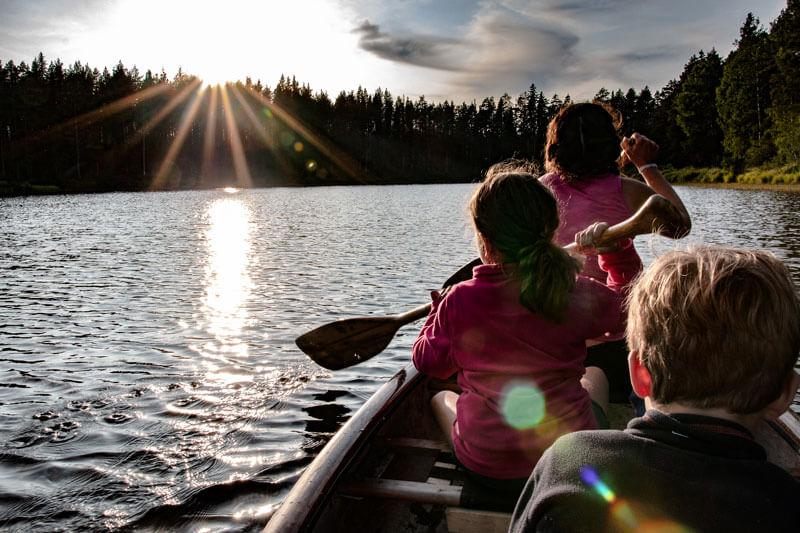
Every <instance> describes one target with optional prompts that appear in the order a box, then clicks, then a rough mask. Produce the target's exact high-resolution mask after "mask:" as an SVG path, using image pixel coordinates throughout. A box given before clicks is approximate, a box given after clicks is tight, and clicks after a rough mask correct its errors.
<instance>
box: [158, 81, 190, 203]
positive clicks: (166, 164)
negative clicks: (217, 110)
mask: <svg viewBox="0 0 800 533" xmlns="http://www.w3.org/2000/svg"><path fill="white" fill-rule="evenodd" d="M202 94H203V91H202V90H201V89H198V90H197V92H196V93H195V95H194V99H193V100H192V103H191V104H189V109H188V110H187V111H186V112H185V113H184V115H183V119H182V120H181V123H180V126H179V127H178V132H177V133H176V134H175V140H174V141H172V144H171V145H170V147H169V151H167V155H166V156H164V160H163V161H162V162H161V166H160V167H159V168H158V172H156V175H155V177H154V178H153V181H152V182H151V184H150V189H160V188H162V187H163V186H164V183H165V182H166V180H167V177H168V174H169V171H170V170H172V164H173V163H174V162H175V158H176V157H177V156H178V153H179V152H180V150H181V148H182V147H183V143H184V141H185V140H186V135H187V134H188V133H189V130H190V129H191V127H192V120H194V116H195V115H196V114H197V110H198V109H200V101H201V96H202Z"/></svg>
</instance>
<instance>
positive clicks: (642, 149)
mask: <svg viewBox="0 0 800 533" xmlns="http://www.w3.org/2000/svg"><path fill="white" fill-rule="evenodd" d="M620 147H621V148H622V163H623V166H624V164H627V163H628V162H630V163H632V164H633V165H635V166H636V168H637V169H638V170H639V173H640V174H641V175H642V177H643V178H644V180H645V182H646V185H645V183H642V182H640V181H637V180H634V179H630V178H623V179H622V194H623V196H624V197H625V201H626V202H627V204H628V207H630V208H631V210H632V211H636V210H637V209H638V208H639V206H641V205H642V204H643V203H644V202H645V201H647V199H648V198H649V197H650V196H651V195H652V194H653V193H654V192H655V193H658V194H660V195H661V196H663V197H664V198H666V199H667V200H669V201H670V203H672V205H674V206H675V207H676V208H677V212H678V213H679V214H680V220H676V221H674V222H675V224H674V225H675V227H679V228H680V230H679V231H677V232H676V233H675V234H674V235H670V236H671V237H673V238H680V237H685V236H686V235H687V234H688V233H689V231H690V230H691V229H692V219H691V217H690V216H689V211H688V210H687V209H686V206H685V205H683V202H682V201H681V199H680V197H679V196H678V193H676V192H675V189H673V188H672V185H670V183H669V182H668V181H667V179H666V178H665V177H664V175H663V174H662V173H661V171H660V170H659V169H658V166H656V164H655V159H656V155H658V144H656V143H655V142H654V141H652V140H650V139H648V138H647V137H645V136H644V135H641V134H639V133H633V134H632V135H631V136H630V137H623V138H622V143H621V144H620Z"/></svg>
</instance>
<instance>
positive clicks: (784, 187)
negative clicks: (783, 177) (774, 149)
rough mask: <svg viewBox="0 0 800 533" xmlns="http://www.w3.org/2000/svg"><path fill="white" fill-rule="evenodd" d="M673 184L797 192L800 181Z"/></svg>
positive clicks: (799, 188)
mask: <svg viewBox="0 0 800 533" xmlns="http://www.w3.org/2000/svg"><path fill="white" fill-rule="evenodd" d="M672 184H673V185H686V186H687V187H698V188H705V189H740V190H746V191H747V190H749V191H775V192H798V193H800V183H702V182H698V181H684V182H673V183H672Z"/></svg>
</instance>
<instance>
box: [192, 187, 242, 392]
mask: <svg viewBox="0 0 800 533" xmlns="http://www.w3.org/2000/svg"><path fill="white" fill-rule="evenodd" d="M206 218H207V221H208V229H207V231H206V234H205V237H206V243H207V247H208V260H207V263H206V267H205V280H204V282H205V287H206V292H205V297H204V299H203V318H204V319H205V322H206V324H207V325H206V329H207V331H208V333H209V334H210V335H211V337H213V341H209V342H208V343H206V344H205V345H204V346H203V347H202V349H201V350H200V351H201V353H202V355H204V356H205V357H207V358H209V359H217V360H219V361H220V362H222V361H225V362H226V363H228V362H229V357H230V356H234V357H247V356H248V355H249V354H248V346H247V343H246V342H244V341H243V339H242V331H243V329H244V327H245V325H246V323H247V319H248V313H247V307H246V305H245V304H246V302H247V300H248V298H249V297H250V293H251V290H252V281H251V279H250V275H249V268H250V261H251V256H252V223H251V217H250V211H249V209H248V208H247V206H246V205H245V203H244V202H242V201H241V200H239V199H237V198H235V197H230V196H228V197H226V198H221V199H218V200H216V201H215V202H214V203H212V204H211V205H210V206H209V208H208V210H207V211H206ZM208 365H209V374H208V377H209V378H210V379H213V380H215V381H222V382H224V383H232V382H237V381H247V380H249V379H250V377H249V376H244V375H237V374H236V373H235V372H231V370H230V368H229V367H228V368H226V369H224V370H223V369H222V368H221V367H220V365H218V364H215V363H212V362H210V361H208ZM224 366H228V365H224Z"/></svg>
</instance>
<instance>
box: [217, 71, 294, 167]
mask: <svg viewBox="0 0 800 533" xmlns="http://www.w3.org/2000/svg"><path fill="white" fill-rule="evenodd" d="M230 90H231V93H233V96H234V98H236V101H237V102H239V104H240V105H241V106H242V111H244V114H245V115H246V116H247V118H248V119H249V120H250V123H251V124H252V125H253V128H254V129H255V131H256V133H257V134H258V137H259V138H260V139H261V141H262V142H263V143H264V146H266V147H267V148H269V149H270V150H271V151H272V153H273V154H274V155H275V157H276V159H277V161H278V164H279V165H280V166H281V169H283V171H284V172H286V174H287V175H290V174H291V172H292V166H291V163H290V162H289V159H288V158H287V157H286V156H285V155H284V154H283V152H282V151H281V150H278V149H277V146H276V145H275V141H274V138H271V137H270V135H269V134H268V132H267V128H266V126H265V125H264V124H263V123H262V122H261V121H260V120H259V118H258V116H256V113H255V111H253V108H252V107H251V106H250V105H249V104H248V103H247V101H246V100H245V97H244V95H243V94H242V92H241V91H240V90H239V88H238V87H237V86H236V85H231V86H230Z"/></svg>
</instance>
